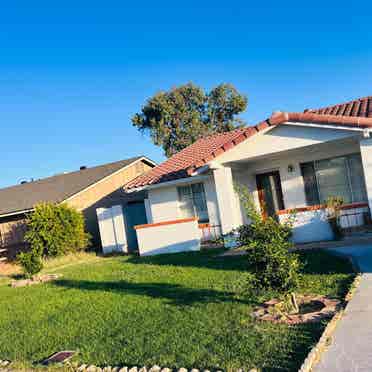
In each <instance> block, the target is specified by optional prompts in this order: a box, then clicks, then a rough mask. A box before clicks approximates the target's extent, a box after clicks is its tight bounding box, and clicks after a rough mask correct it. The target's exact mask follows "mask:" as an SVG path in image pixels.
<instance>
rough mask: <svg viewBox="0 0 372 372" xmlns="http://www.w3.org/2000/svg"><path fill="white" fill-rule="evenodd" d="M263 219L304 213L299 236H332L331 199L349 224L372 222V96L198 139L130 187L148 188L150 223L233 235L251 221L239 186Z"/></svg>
mask: <svg viewBox="0 0 372 372" xmlns="http://www.w3.org/2000/svg"><path fill="white" fill-rule="evenodd" d="M235 183H238V184H241V185H244V186H246V187H247V188H248V189H249V191H250V192H251V193H252V196H253V198H254V200H255V203H256V204H257V208H258V209H260V210H261V212H262V213H263V215H265V216H267V215H271V216H276V217H277V218H279V219H284V218H286V216H287V215H288V213H289V210H296V212H297V218H296V223H295V230H294V239H295V241H297V242H308V241H317V240H325V239H331V238H332V232H331V229H330V228H329V226H328V223H327V221H326V219H325V212H324V205H322V204H323V203H324V201H325V200H326V199H327V198H328V197H329V196H341V197H342V198H343V199H344V201H345V203H346V204H345V205H344V207H343V213H344V215H345V216H346V215H348V217H345V219H344V220H343V222H342V223H343V224H344V225H345V226H346V227H347V226H348V225H349V226H355V225H362V224H364V223H367V222H368V221H369V220H370V218H369V217H370V211H371V207H372V97H366V98H361V99H357V100H355V101H351V102H347V103H344V104H339V105H335V106H331V107H326V108H322V109H317V110H305V111H304V112H303V113H295V112H276V113H274V114H273V115H272V116H271V117H270V118H269V119H267V120H264V121H262V122H261V123H259V124H257V125H256V126H253V127H245V128H241V129H236V130H234V131H232V132H228V133H221V134H216V135H212V136H209V137H206V138H202V139H200V140H198V141H197V142H196V143H194V144H193V145H191V146H189V147H187V148H186V149H184V150H182V151H180V152H179V153H177V154H176V155H174V156H172V157H171V158H169V159H168V160H166V161H165V162H164V163H162V164H160V165H158V166H156V167H155V168H153V169H151V170H150V171H149V172H148V173H146V174H144V175H141V176H139V177H137V178H136V179H134V180H133V181H131V182H129V183H128V184H127V185H126V187H125V188H126V190H127V191H138V190H146V193H147V197H146V200H145V206H146V214H147V220H148V223H149V224H157V223H161V224H163V225H164V224H167V223H170V224H171V223H173V222H174V221H178V220H180V219H186V218H190V217H196V218H197V219H198V221H199V224H200V227H201V228H202V229H203V231H204V232H205V231H212V230H213V232H214V233H216V234H228V233H229V232H231V231H232V230H233V229H234V228H236V227H238V226H240V225H241V224H243V223H244V222H246V221H245V214H244V211H243V210H242V207H241V206H240V202H239V198H238V197H237V195H236V193H235V191H234V184H235Z"/></svg>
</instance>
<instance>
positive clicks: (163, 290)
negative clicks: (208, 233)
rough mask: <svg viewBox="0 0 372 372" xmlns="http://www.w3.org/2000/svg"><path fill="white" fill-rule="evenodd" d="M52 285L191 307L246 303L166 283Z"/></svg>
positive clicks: (72, 282) (65, 282)
mask: <svg viewBox="0 0 372 372" xmlns="http://www.w3.org/2000/svg"><path fill="white" fill-rule="evenodd" d="M53 284H54V285H56V286H59V287H64V288H70V289H79V290H83V291H105V292H119V293H122V294H134V295H138V296H148V297H152V298H158V299H166V300H168V302H169V303H170V304H172V305H180V306H184V305H193V304H194V303H204V304H205V303H219V302H234V303H238V302H239V303H247V302H246V301H244V300H241V299H238V298H235V297H234V293H232V292H220V291H215V290H212V289H193V288H186V287H183V286H181V285H178V284H167V283H130V282H126V281H124V280H122V281H117V282H94V281H87V280H68V279H60V280H56V281H54V282H53Z"/></svg>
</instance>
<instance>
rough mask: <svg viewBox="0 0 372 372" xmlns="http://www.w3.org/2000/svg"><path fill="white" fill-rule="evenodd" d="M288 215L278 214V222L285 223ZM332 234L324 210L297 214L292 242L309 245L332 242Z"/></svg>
mask: <svg viewBox="0 0 372 372" xmlns="http://www.w3.org/2000/svg"><path fill="white" fill-rule="evenodd" d="M288 218H290V214H280V215H279V221H280V222H285V221H287V220H288ZM332 239H333V232H332V229H331V227H330V225H329V223H328V221H327V214H326V212H325V210H324V209H318V210H309V211H304V212H299V213H297V215H296V219H295V222H294V225H293V236H292V240H293V242H294V243H309V242H317V241H323V240H332Z"/></svg>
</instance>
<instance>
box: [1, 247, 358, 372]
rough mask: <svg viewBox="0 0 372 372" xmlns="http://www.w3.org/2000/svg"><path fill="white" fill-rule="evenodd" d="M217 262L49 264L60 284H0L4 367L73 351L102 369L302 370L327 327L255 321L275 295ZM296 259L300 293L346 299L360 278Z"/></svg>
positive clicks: (313, 255)
mask: <svg viewBox="0 0 372 372" xmlns="http://www.w3.org/2000/svg"><path fill="white" fill-rule="evenodd" d="M215 255H216V252H213V251H206V252H200V253H199V252H198V253H187V254H174V255H163V256H157V257H148V258H137V257H110V258H99V257H94V256H91V255H89V256H87V257H86V258H87V260H85V261H84V260H83V257H80V258H76V259H74V260H68V259H62V260H61V261H60V262H56V261H54V262H53V263H50V264H49V266H48V265H47V267H46V269H45V270H46V271H49V272H58V273H61V274H63V277H62V278H61V279H60V280H58V281H56V282H53V283H48V284H41V285H37V286H32V287H28V288H10V287H8V286H5V285H2V286H0V327H1V328H0V359H10V360H16V361H18V362H20V363H23V364H25V365H30V363H33V362H37V361H40V360H42V359H44V358H45V357H47V356H48V355H50V354H52V353H54V352H55V351H58V350H63V349H69V350H71V349H72V350H78V351H79V354H78V356H77V360H78V361H81V362H86V363H93V364H96V365H123V364H126V365H151V364H159V365H162V366H168V367H171V368H172V367H174V368H175V367H186V368H190V367H197V368H209V369H215V368H221V369H225V370H228V369H230V368H236V367H243V368H246V369H247V368H252V367H254V366H255V367H260V368H262V369H263V370H264V371H274V370H275V371H292V370H293V371H295V370H297V369H298V367H299V366H300V364H301V363H302V361H303V359H304V358H305V356H306V354H307V353H308V351H309V349H310V348H311V347H312V345H313V344H314V343H315V342H316V341H317V340H318V338H319V336H320V334H321V332H322V329H323V328H324V326H325V324H324V323H322V324H316V325H301V326H292V327H289V326H287V325H273V324H269V323H257V322H255V321H254V320H253V319H252V318H251V316H250V313H251V311H252V308H253V307H254V306H255V305H256V304H257V303H258V302H259V301H261V300H262V299H265V298H268V297H270V296H272V295H273V293H261V294H260V296H259V297H252V296H249V295H247V294H246V293H245V283H246V281H247V280H248V278H249V276H250V275H251V274H250V273H249V270H248V269H247V267H246V259H245V258H244V257H243V256H241V257H231V258H224V259H222V258H216V257H215ZM300 258H301V261H302V262H303V263H304V264H305V266H304V276H303V279H302V281H301V288H300V292H301V293H320V294H325V295H330V296H336V297H342V296H344V295H345V293H346V292H347V290H348V288H349V286H350V283H351V282H352V279H353V277H354V274H350V272H351V267H350V265H349V263H348V262H347V261H345V260H343V259H341V258H338V257H333V256H329V255H328V254H327V253H324V252H303V253H301V254H300Z"/></svg>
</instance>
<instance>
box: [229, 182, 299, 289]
mask: <svg viewBox="0 0 372 372" xmlns="http://www.w3.org/2000/svg"><path fill="white" fill-rule="evenodd" d="M236 190H237V192H238V195H239V197H240V200H241V202H242V204H243V207H244V208H245V211H246V213H247V217H248V220H250V221H251V222H250V223H249V224H248V225H243V226H241V227H240V228H238V233H239V238H238V240H239V244H240V245H242V246H244V247H246V248H247V250H248V261H249V264H250V266H251V267H252V269H253V272H254V274H255V278H256V282H257V284H258V285H260V286H262V287H266V288H272V289H275V290H279V291H281V292H289V291H292V290H294V289H295V288H296V287H297V285H298V281H299V270H300V263H299V260H298V257H297V255H296V254H294V253H290V252H289V249H290V248H292V247H293V244H292V242H291V241H290V237H291V235H292V224H293V222H294V218H295V216H291V217H290V218H289V219H288V221H287V222H286V223H283V224H281V223H279V222H278V221H277V220H276V219H274V218H272V217H268V218H266V219H263V218H262V217H261V215H260V214H259V212H258V211H257V210H256V207H255V204H254V201H253V200H252V198H251V196H250V194H249V192H248V191H247V190H246V189H244V188H242V187H239V188H236Z"/></svg>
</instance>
